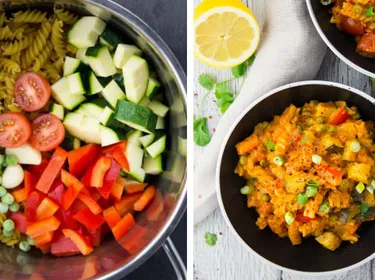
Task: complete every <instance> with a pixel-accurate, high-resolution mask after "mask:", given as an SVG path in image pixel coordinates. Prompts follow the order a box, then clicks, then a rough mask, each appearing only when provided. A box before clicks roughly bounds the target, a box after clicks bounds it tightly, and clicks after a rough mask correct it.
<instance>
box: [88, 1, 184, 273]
mask: <svg viewBox="0 0 375 280" xmlns="http://www.w3.org/2000/svg"><path fill="white" fill-rule="evenodd" d="M82 1H83V2H87V3H89V4H92V5H94V6H97V7H100V8H102V9H104V10H107V11H110V12H111V13H114V14H116V15H117V16H119V17H121V18H122V19H126V21H127V22H128V23H129V25H131V26H133V27H134V28H136V29H137V31H138V32H139V33H141V34H142V35H143V36H144V38H145V39H146V40H147V41H148V42H149V43H150V44H151V45H152V46H154V47H157V49H158V51H159V52H160V54H161V57H162V58H163V59H164V60H165V62H166V64H167V65H169V67H170V69H171V71H172V72H173V74H174V77H175V80H176V83H177V84H178V85H179V87H180V88H181V90H182V91H183V94H182V95H181V98H182V101H183V104H184V108H185V112H186V113H187V101H186V95H187V78H186V72H185V71H184V70H183V68H182V66H181V64H180V62H179V61H178V59H177V58H176V56H175V55H174V53H173V52H172V50H171V49H170V48H169V46H168V45H167V44H166V43H165V41H164V40H163V39H162V38H161V37H160V35H159V34H158V33H156V31H154V29H152V28H151V27H150V26H149V25H148V24H147V23H146V22H144V21H143V20H142V19H141V18H139V17H138V16H137V15H135V14H134V13H133V12H131V11H130V10H129V9H127V8H125V7H123V6H121V5H120V4H118V3H116V2H114V1H113V0H82ZM186 182H187V169H185V173H184V177H183V179H182V181H181V194H180V197H179V200H178V201H177V202H176V206H175V209H174V211H173V213H172V214H171V215H170V217H169V219H168V220H167V221H166V222H165V224H164V226H163V227H162V228H161V229H160V230H159V232H158V233H157V235H155V236H154V237H153V238H152V240H150V242H149V243H148V244H147V245H146V246H145V247H144V248H143V249H142V250H141V251H139V252H138V253H137V254H136V255H135V256H134V257H133V258H132V259H131V260H130V261H129V262H128V263H126V264H125V265H122V266H119V267H117V268H116V269H113V270H112V271H107V272H104V273H101V274H99V275H95V276H94V279H118V278H119V277H124V276H126V275H128V274H130V273H131V272H132V271H134V270H135V269H137V268H138V267H139V266H141V265H142V264H143V263H144V262H146V260H148V259H149V258H150V257H151V256H153V255H154V254H155V253H156V251H158V250H159V249H160V248H161V246H162V245H163V244H164V242H165V241H166V239H167V238H168V237H169V236H170V235H171V233H172V232H173V231H174V229H175V228H176V226H177V224H178V223H179V221H180V220H181V218H182V216H183V214H184V213H185V211H186V207H187V185H186Z"/></svg>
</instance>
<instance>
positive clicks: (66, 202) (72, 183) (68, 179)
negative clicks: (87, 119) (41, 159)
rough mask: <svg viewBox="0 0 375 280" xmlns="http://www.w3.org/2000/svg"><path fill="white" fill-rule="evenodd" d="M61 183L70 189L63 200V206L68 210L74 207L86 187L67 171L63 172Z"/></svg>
mask: <svg viewBox="0 0 375 280" xmlns="http://www.w3.org/2000/svg"><path fill="white" fill-rule="evenodd" d="M61 181H62V182H63V184H64V185H65V186H66V187H67V188H68V189H67V190H66V192H65V193H64V194H63V198H62V206H63V207H64V209H65V210H67V209H69V207H70V206H72V204H73V202H74V200H75V199H76V198H77V196H78V194H79V192H80V191H81V190H82V189H83V188H84V185H83V184H82V183H81V181H80V180H78V179H77V178H76V177H74V176H73V175H72V174H70V173H68V172H66V171H65V170H61Z"/></svg>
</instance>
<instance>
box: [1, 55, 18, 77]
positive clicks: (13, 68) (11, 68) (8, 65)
mask: <svg viewBox="0 0 375 280" xmlns="http://www.w3.org/2000/svg"><path fill="white" fill-rule="evenodd" d="M0 69H2V70H4V71H5V72H8V73H12V74H15V73H19V72H21V67H20V65H19V64H18V63H17V62H14V61H12V60H10V59H7V58H0Z"/></svg>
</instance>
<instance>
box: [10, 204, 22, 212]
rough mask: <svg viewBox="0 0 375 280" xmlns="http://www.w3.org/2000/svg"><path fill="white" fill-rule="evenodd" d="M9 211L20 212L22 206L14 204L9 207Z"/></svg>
mask: <svg viewBox="0 0 375 280" xmlns="http://www.w3.org/2000/svg"><path fill="white" fill-rule="evenodd" d="M9 210H10V211H12V212H17V211H18V210H20V205H19V204H18V203H17V202H13V203H12V204H11V205H10V206H9Z"/></svg>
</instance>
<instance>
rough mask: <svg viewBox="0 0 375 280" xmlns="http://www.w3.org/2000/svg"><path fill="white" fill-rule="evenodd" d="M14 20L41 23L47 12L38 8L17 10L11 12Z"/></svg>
mask: <svg viewBox="0 0 375 280" xmlns="http://www.w3.org/2000/svg"><path fill="white" fill-rule="evenodd" d="M13 17H14V22H22V23H42V22H45V21H46V20H47V13H45V12H42V11H39V10H27V11H19V12H17V13H15V14H13Z"/></svg>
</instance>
